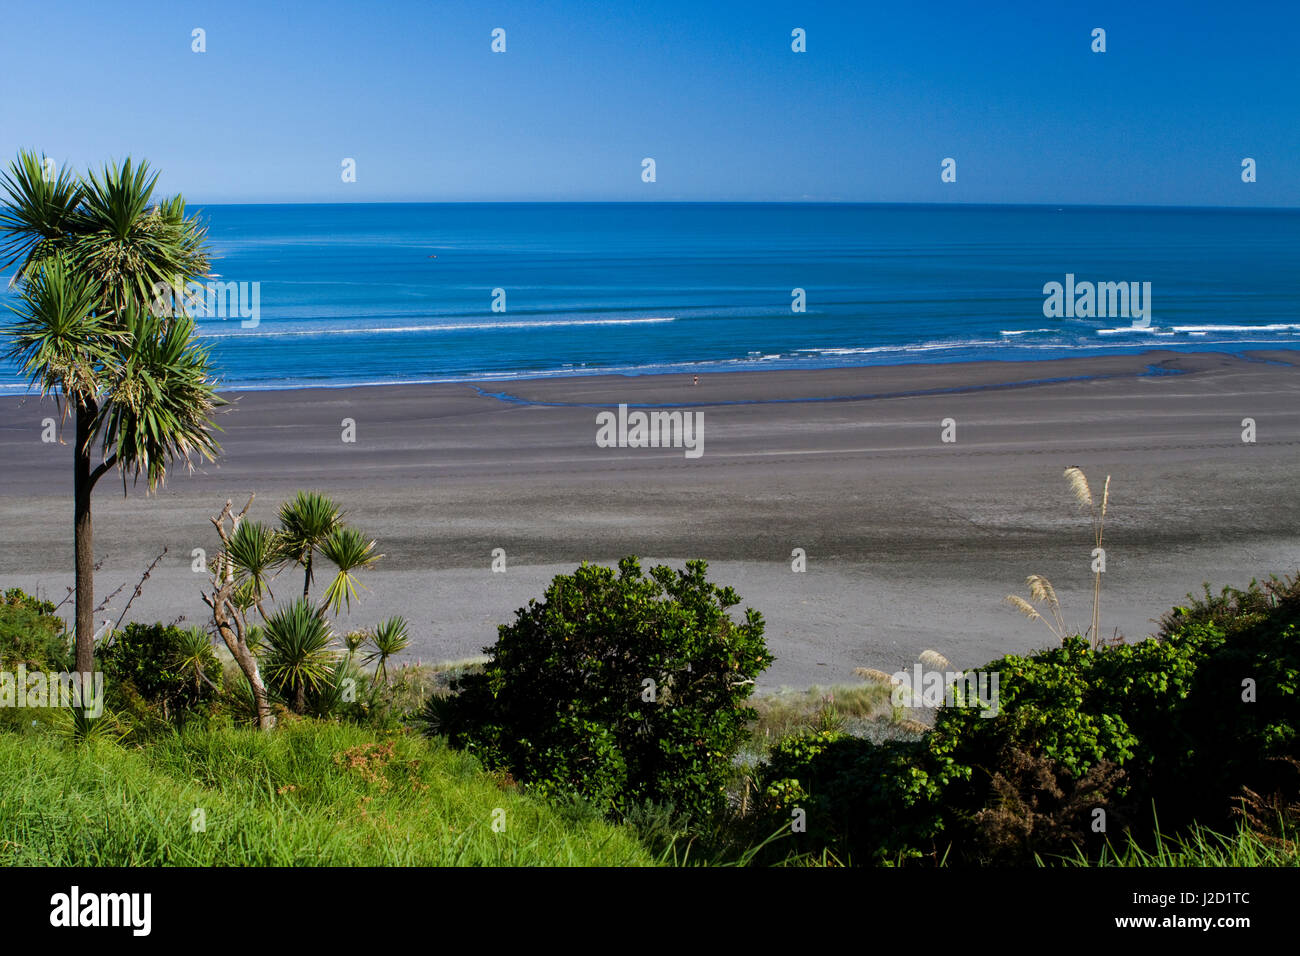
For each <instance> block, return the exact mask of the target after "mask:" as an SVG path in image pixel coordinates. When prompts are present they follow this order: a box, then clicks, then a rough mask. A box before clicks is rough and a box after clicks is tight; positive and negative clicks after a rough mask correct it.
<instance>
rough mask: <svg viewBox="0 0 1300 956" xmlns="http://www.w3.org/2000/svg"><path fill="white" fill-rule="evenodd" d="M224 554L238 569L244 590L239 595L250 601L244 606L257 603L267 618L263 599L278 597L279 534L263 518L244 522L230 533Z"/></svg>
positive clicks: (256, 605) (239, 583)
mask: <svg viewBox="0 0 1300 956" xmlns="http://www.w3.org/2000/svg"><path fill="white" fill-rule="evenodd" d="M224 557H225V558H226V559H227V560H229V561H230V564H231V566H232V567H233V568H234V573H235V581H236V583H237V585H238V587H239V588H241V589H244V591H243V592H241V593H239V594H238V595H237V596H238V598H239V599H241V603H242V601H244V600H246V602H247V603H246V604H245V605H244V608H243V609H247V608H248V607H254V606H255V607H257V609H258V611H259V612H261V614H262V618H263V620H265V618H266V612H265V611H264V610H263V609H262V599H263V598H264V597H268V596H269V597H274V596H275V595H273V594H272V593H271V581H272V579H273V578H274V577H275V571H276V568H277V566H278V565H280V564H281V563H282V561H283V558H282V556H281V554H280V541H279V536H278V535H277V533H276V532H275V531H274V530H273V529H271V528H268V527H267V526H266V525H264V524H262V522H260V521H241V522H240V523H239V525H238V527H236V528H235V531H234V534H232V535H231V536H230V542H229V544H227V545H226V549H225V554H224Z"/></svg>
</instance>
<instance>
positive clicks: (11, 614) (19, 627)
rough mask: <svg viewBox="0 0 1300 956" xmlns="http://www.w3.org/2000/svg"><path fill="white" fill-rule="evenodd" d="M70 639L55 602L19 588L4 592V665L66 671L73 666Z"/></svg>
mask: <svg viewBox="0 0 1300 956" xmlns="http://www.w3.org/2000/svg"><path fill="white" fill-rule="evenodd" d="M70 646H71V645H70V642H69V640H68V634H67V631H66V629H65V627H64V623H63V620H62V619H61V618H58V617H56V616H55V614H54V605H53V604H51V603H50V602H49V601H42V600H40V599H39V598H34V597H32V596H31V595H30V594H27V593H25V592H24V591H22V590H21V589H19V588H10V589H9V590H7V591H5V592H4V599H3V600H2V601H0V665H3V666H4V668H5V669H6V670H12V669H14V668H15V667H16V666H17V665H18V664H19V663H20V662H21V663H23V664H26V665H27V666H28V667H35V668H43V669H46V670H54V671H64V670H69V669H71V667H72V660H71V651H70Z"/></svg>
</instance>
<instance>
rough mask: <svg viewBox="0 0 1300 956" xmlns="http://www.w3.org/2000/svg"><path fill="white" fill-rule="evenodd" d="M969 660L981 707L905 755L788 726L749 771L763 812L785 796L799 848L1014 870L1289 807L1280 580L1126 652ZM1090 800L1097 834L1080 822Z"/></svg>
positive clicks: (1079, 649) (1293, 678) (1069, 650)
mask: <svg viewBox="0 0 1300 956" xmlns="http://www.w3.org/2000/svg"><path fill="white" fill-rule="evenodd" d="M980 670H981V671H983V672H995V673H997V674H998V675H999V693H998V697H999V701H998V712H997V714H996V716H992V717H990V716H987V715H986V714H984V713H981V711H980V710H979V709H977V708H973V707H962V706H944V707H942V708H940V709H939V711H938V713H937V715H936V718H935V723H934V727H933V729H932V730H931V731H930V732H929V733H927V734H926V735H925V737H924V738H923V740H922V742H921V743H920V744H919V745H918V746H914V747H912V746H902V747H900V746H896V745H892V744H885V745H876V744H872V743H870V742H867V741H862V740H851V739H849V740H846V739H844V738H843V737H842V735H837V734H832V735H822V736H821V737H818V736H816V735H813V736H809V735H807V734H804V735H800V736H799V737H796V738H793V739H790V740H788V741H786V742H783V743H782V744H781V745H778V746H777V747H776V748H775V749H774V751H773V755H772V757H771V759H770V760H769V762H768V763H767V764H766V765H764V766H763V767H761V768H760V772H759V778H760V780H761V781H762V783H763V786H764V800H765V804H764V808H765V809H766V810H767V811H768V812H769V813H771V814H777V813H780V812H783V811H785V810H786V809H787V808H788V807H790V806H791V805H792V801H799V802H800V803H801V805H803V806H804V807H805V808H806V809H808V819H809V830H808V832H809V835H810V840H809V841H808V842H809V843H811V844H812V847H811V848H812V849H813V850H814V851H816V850H817V849H818V848H822V847H824V848H827V849H829V850H830V851H831V852H833V853H835V854H836V855H837V856H850V857H852V858H853V859H856V860H867V859H869V860H874V861H877V862H882V861H891V860H896V859H908V858H917V857H927V856H931V855H933V854H935V853H936V852H939V853H942V844H946V845H947V846H948V847H950V848H951V852H952V856H951V857H949V859H950V861H952V862H969V863H987V862H1011V863H1026V862H1032V861H1033V860H1034V858H1035V856H1037V855H1040V854H1062V853H1064V854H1066V855H1073V854H1077V853H1079V852H1087V853H1089V854H1092V855H1096V854H1097V853H1100V852H1102V851H1103V850H1104V844H1105V842H1106V840H1107V839H1115V838H1117V837H1121V836H1123V837H1124V838H1126V839H1133V840H1138V841H1142V840H1144V839H1147V838H1148V837H1149V836H1150V835H1153V834H1154V833H1155V832H1156V822H1157V821H1156V818H1155V813H1156V812H1157V811H1158V812H1159V822H1160V824H1161V825H1163V826H1165V827H1166V828H1167V831H1168V832H1174V833H1177V832H1180V831H1182V830H1184V829H1186V828H1187V827H1189V826H1192V825H1194V824H1204V825H1209V826H1211V827H1215V828H1222V827H1225V826H1229V825H1235V823H1234V821H1233V817H1232V811H1233V810H1234V808H1240V805H1241V803H1242V800H1243V798H1246V799H1248V800H1249V801H1253V803H1254V805H1256V806H1274V805H1278V806H1285V805H1287V801H1288V800H1292V801H1294V799H1295V794H1294V791H1295V786H1294V783H1293V782H1289V781H1288V779H1286V778H1285V769H1286V768H1287V767H1288V766H1293V764H1292V763H1290V761H1294V760H1295V759H1296V758H1297V757H1300V706H1298V704H1300V585H1298V584H1297V582H1296V580H1295V579H1292V580H1287V581H1273V582H1271V583H1269V584H1267V585H1265V586H1264V587H1262V588H1261V587H1259V586H1258V585H1256V584H1255V583H1253V582H1252V584H1251V586H1250V588H1249V589H1247V590H1245V591H1237V590H1234V589H1225V590H1224V592H1223V593H1222V594H1220V595H1211V594H1210V593H1209V591H1208V589H1207V591H1206V598H1205V600H1196V601H1193V602H1192V603H1191V604H1190V605H1189V606H1188V607H1186V608H1176V609H1175V610H1174V611H1172V612H1171V613H1170V614H1168V615H1166V616H1165V618H1164V619H1163V620H1162V625H1161V631H1160V634H1159V635H1158V636H1157V637H1154V638H1149V639H1147V640H1144V641H1141V642H1138V643H1136V644H1119V645H1114V646H1105V647H1100V648H1096V649H1094V648H1092V647H1090V646H1089V644H1088V642H1087V641H1086V640H1084V639H1083V638H1081V637H1077V636H1076V637H1069V638H1066V639H1065V640H1064V641H1063V642H1062V644H1061V646H1060V647H1055V648H1051V649H1049V650H1046V651H1042V652H1040V653H1038V654H1034V655H1030V656H1019V655H1009V656H1007V657H1003V658H1001V659H999V660H996V661H993V662H992V663H990V664H987V665H985V667H983V668H981V669H980ZM1247 680H1249V681H1251V682H1253V684H1252V685H1250V686H1251V687H1253V693H1254V700H1248V699H1247V698H1248V697H1249V694H1248V693H1247V691H1246V686H1244V682H1246V681H1247ZM1288 787H1289V788H1290V789H1288ZM1098 809H1104V810H1105V811H1106V819H1107V836H1105V837H1103V836H1101V835H1099V834H1096V833H1094V832H1093V830H1092V827H1091V823H1092V821H1093V820H1094V813H1095V811H1096V810H1098ZM773 819H775V817H774V818H773ZM878 824H881V825H878ZM940 832H941V834H942V835H941V836H937V834H939V833H940ZM936 839H937V843H936Z"/></svg>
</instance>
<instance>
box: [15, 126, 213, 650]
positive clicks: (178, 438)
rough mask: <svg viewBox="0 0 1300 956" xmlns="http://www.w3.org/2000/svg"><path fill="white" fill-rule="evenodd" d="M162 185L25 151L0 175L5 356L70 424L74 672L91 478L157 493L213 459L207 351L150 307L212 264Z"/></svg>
mask: <svg viewBox="0 0 1300 956" xmlns="http://www.w3.org/2000/svg"><path fill="white" fill-rule="evenodd" d="M157 179H158V177H157V174H156V173H152V172H151V171H150V170H149V167H148V164H147V163H140V164H139V165H136V164H134V163H133V162H132V161H131V160H129V159H128V160H126V161H125V162H123V163H121V164H110V165H107V166H105V167H104V168H103V169H102V170H101V171H98V172H91V173H89V174H87V175H86V176H84V177H77V176H74V175H72V174H71V173H69V172H67V171H66V170H65V171H62V172H58V173H56V174H54V175H50V170H49V167H47V165H46V163H45V161H44V158H43V157H38V156H37V155H36V154H35V153H31V152H24V153H20V154H19V156H18V159H17V160H16V161H15V162H14V163H13V164H11V166H10V168H9V171H8V173H6V174H3V175H0V190H3V193H4V195H2V196H0V269H3V268H7V267H9V266H16V269H15V273H14V282H15V283H16V284H18V285H20V286H21V295H20V301H19V305H18V307H17V308H16V309H15V312H16V313H17V322H16V324H15V325H13V326H12V327H10V328H8V329H6V332H7V333H8V334H9V336H10V337H11V338H12V342H11V343H10V348H9V351H8V353H7V354H8V355H9V357H10V358H13V359H15V360H16V361H18V362H19V364H20V366H21V368H22V369H23V373H24V374H25V375H27V376H29V378H30V380H31V382H32V384H33V385H36V386H39V387H40V389H41V392H42V394H46V395H48V394H51V393H53V394H54V395H55V397H56V400H58V401H59V403H60V405H61V407H62V411H63V414H65V415H66V414H67V412H68V410H69V409H71V410H72V411H73V412H74V413H75V417H76V433H77V438H76V442H75V445H74V466H73V467H74V472H73V474H74V483H73V484H74V491H73V495H74V511H75V515H76V521H75V532H74V550H75V556H76V562H75V566H76V577H77V589H76V590H77V597H76V608H77V610H76V635H77V665H76V666H77V668H78V669H79V670H93V647H94V622H93V617H92V613H93V608H94V583H93V579H94V555H93V535H92V530H91V521H90V495H91V492H92V490H93V489H94V486H95V484H96V482H97V481H98V480H99V479H100V478H101V477H102V476H103V475H104V474H105V473H106V472H107V471H108V470H109V469H111V468H113V467H114V466H117V467H119V468H121V469H122V470H123V474H124V475H125V474H126V473H128V472H129V473H132V474H134V475H135V476H136V477H139V476H141V475H143V476H144V477H145V478H146V481H147V482H148V485H149V487H150V489H153V488H155V487H156V486H157V485H158V484H159V483H160V482H162V480H163V479H164V478H165V476H166V470H167V466H168V463H169V462H171V461H184V462H185V463H186V464H187V465H190V466H192V464H193V459H194V458H195V457H198V458H206V459H209V460H210V459H211V458H213V457H215V455H216V454H217V452H218V451H219V449H218V447H217V444H216V442H215V440H214V439H213V437H212V431H213V429H214V426H213V425H212V423H211V421H210V417H209V416H210V414H211V412H212V410H213V409H214V408H215V407H216V406H217V405H219V404H221V402H220V399H219V398H217V396H216V394H215V391H214V387H213V383H212V381H211V379H210V376H209V370H208V356H207V353H206V352H205V351H204V350H203V349H201V348H198V347H197V346H196V345H195V344H194V341H193V335H194V328H193V325H192V323H190V322H189V320H188V319H185V318H183V317H180V318H172V317H168V316H163V315H154V314H152V313H151V312H150V308H149V306H150V304H151V302H152V301H153V299H154V295H153V290H154V289H155V288H156V287H157V286H158V285H159V284H160V283H162V284H166V285H169V286H171V287H173V288H174V287H177V286H183V285H184V284H185V283H186V282H190V281H193V280H196V279H200V278H205V277H206V276H207V275H208V268H209V260H208V256H207V254H206V252H205V251H204V240H205V230H204V228H203V227H202V225H201V224H200V222H199V220H198V218H197V217H187V216H186V212H185V202H184V200H183V199H181V198H180V197H175V198H172V199H163V200H158V201H155V200H154V198H153V193H154V188H155V186H156V184H157ZM97 441H101V442H102V446H103V447H102V451H101V453H100V454H99V455H98V456H96V454H95V451H94V447H93V446H94V445H95V444H96V442H97ZM94 457H99V463H98V464H95V463H94V461H93V460H92V459H93V458H94Z"/></svg>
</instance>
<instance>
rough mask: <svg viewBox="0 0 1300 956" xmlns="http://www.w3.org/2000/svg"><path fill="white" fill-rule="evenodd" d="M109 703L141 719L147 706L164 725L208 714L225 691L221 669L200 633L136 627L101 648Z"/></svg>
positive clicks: (168, 627)
mask: <svg viewBox="0 0 1300 956" xmlns="http://www.w3.org/2000/svg"><path fill="white" fill-rule="evenodd" d="M98 655H99V662H100V666H101V667H102V668H103V670H104V681H105V685H106V688H107V690H108V694H109V698H110V702H111V703H112V704H114V705H116V706H124V707H125V709H127V710H128V711H129V712H131V713H133V714H135V716H136V717H137V718H139V719H143V718H144V717H145V715H144V714H143V713H141V710H140V708H139V707H138V706H137V704H138V701H143V702H144V703H145V704H146V705H148V706H149V707H153V708H157V710H158V712H159V715H160V716H161V718H162V719H163V720H164V721H171V722H174V723H183V722H184V721H185V720H186V719H187V718H188V717H191V716H194V715H195V714H197V713H199V712H201V711H205V710H206V709H207V708H208V707H209V706H210V704H211V702H212V701H213V699H214V698H215V697H216V696H217V693H218V691H219V689H220V683H219V681H220V679H221V667H220V665H219V664H218V662H217V657H216V654H215V653H214V652H213V650H212V645H211V642H210V641H209V640H208V638H207V636H206V635H205V634H204V633H203V632H202V631H200V630H197V629H195V628H191V629H188V630H182V629H181V628H179V627H174V626H171V625H166V624H161V623H159V624H140V623H136V622H132V623H130V624H128V625H126V627H124V628H122V630H120V631H115V632H114V633H113V635H112V637H111V638H110V639H109V640H108V641H106V642H105V643H103V644H102V645H100V647H99V648H98Z"/></svg>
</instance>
